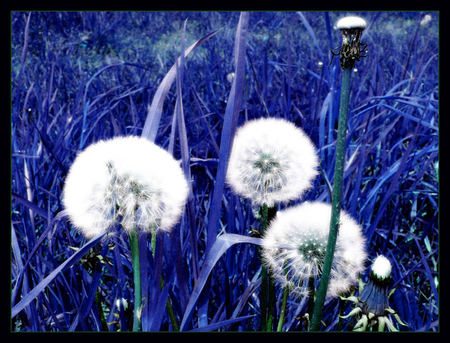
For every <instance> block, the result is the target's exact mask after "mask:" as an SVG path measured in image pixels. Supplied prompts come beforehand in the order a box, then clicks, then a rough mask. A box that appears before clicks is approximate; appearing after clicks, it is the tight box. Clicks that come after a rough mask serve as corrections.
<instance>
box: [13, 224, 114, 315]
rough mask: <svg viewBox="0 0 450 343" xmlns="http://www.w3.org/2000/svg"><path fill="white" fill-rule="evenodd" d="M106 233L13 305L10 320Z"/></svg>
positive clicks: (86, 245) (88, 244)
mask: <svg viewBox="0 0 450 343" xmlns="http://www.w3.org/2000/svg"><path fill="white" fill-rule="evenodd" d="M105 235H106V232H104V233H101V234H99V235H97V236H96V237H94V238H92V239H91V240H90V241H89V242H87V243H86V244H85V245H84V246H83V247H82V248H80V249H79V250H77V251H76V252H75V253H74V254H73V255H72V256H70V257H69V258H68V259H67V260H66V261H64V262H63V263H62V264H61V265H60V266H59V267H58V268H56V269H55V270H54V271H52V272H51V273H50V274H49V275H48V276H47V277H46V278H45V279H44V280H42V281H41V282H40V283H39V284H38V285H37V286H36V287H34V288H33V289H32V290H31V291H30V293H28V294H27V295H25V296H24V297H23V298H22V300H20V301H19V302H18V303H17V305H15V306H14V307H13V308H12V310H11V318H13V317H14V316H16V315H17V314H18V313H19V312H20V311H22V310H23V309H24V307H25V306H27V305H28V304H29V303H30V302H31V301H33V299H34V298H36V297H37V296H38V295H39V293H41V292H42V291H43V290H44V289H45V287H47V286H48V284H49V283H50V282H52V281H53V280H54V279H55V278H56V277H57V276H58V275H59V274H60V273H63V272H65V271H66V270H67V269H69V268H70V267H71V266H73V265H74V264H75V263H77V262H78V261H79V260H80V259H81V258H82V257H83V256H84V255H85V254H86V253H87V252H88V251H89V249H90V248H92V247H93V246H94V245H95V244H97V243H98V242H100V240H101V239H102V238H103V236H105Z"/></svg>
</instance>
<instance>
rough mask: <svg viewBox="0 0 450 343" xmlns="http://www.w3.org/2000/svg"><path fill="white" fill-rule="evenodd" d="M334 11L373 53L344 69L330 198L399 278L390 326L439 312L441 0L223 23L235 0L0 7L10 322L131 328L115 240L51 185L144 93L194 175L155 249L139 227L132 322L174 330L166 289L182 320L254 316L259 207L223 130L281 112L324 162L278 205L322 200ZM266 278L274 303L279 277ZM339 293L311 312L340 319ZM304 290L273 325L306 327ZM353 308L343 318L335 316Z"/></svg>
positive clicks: (331, 106)
mask: <svg viewBox="0 0 450 343" xmlns="http://www.w3.org/2000/svg"><path fill="white" fill-rule="evenodd" d="M348 14H351V15H358V16H360V17H362V18H364V19H365V20H366V22H367V24H368V25H367V28H366V30H365V31H364V32H363V36H362V42H363V43H367V44H369V47H368V55H369V57H368V58H363V59H361V62H359V63H357V64H356V68H355V70H354V72H353V73H352V78H351V95H350V106H349V119H348V127H347V129H348V131H347V150H346V162H345V170H344V188H343V203H342V208H343V209H345V210H346V211H347V212H348V213H349V214H350V215H351V216H352V217H353V218H355V220H356V221H357V222H358V223H359V224H360V225H361V227H362V228H363V231H364V236H365V238H366V240H367V252H368V256H369V260H368V261H367V267H368V269H367V272H366V273H365V274H364V275H362V278H363V280H365V278H366V276H367V274H368V272H369V270H370V268H369V266H370V264H371V261H373V259H374V258H375V257H376V256H377V255H380V254H383V255H385V256H386V257H387V258H388V259H389V260H390V261H391V263H392V265H393V269H392V278H393V283H392V285H391V288H394V287H397V289H396V291H395V292H394V293H393V295H392V296H391V298H390V306H391V308H393V309H394V310H396V311H397V312H398V314H399V316H400V317H401V318H402V320H403V321H405V322H406V323H408V326H407V327H402V326H399V327H398V329H399V330H401V331H437V330H439V325H438V313H439V245H438V241H439V230H438V229H439V225H438V224H439V214H438V213H439V210H438V205H439V202H438V188H439V159H438V157H439V156H438V154H439V146H438V140H439V136H438V133H439V106H438V105H439V88H438V87H439V25H438V20H439V13H438V12H355V13H349V12H250V13H249V16H248V18H249V19H248V27H247V28H245V27H241V28H239V31H238V35H237V36H236V31H237V30H238V28H237V27H238V21H239V17H240V13H239V12H31V13H22V12H12V13H11V32H12V35H11V77H12V78H11V192H12V202H11V291H12V297H11V302H12V303H11V307H12V309H13V313H12V317H11V318H12V319H11V330H12V331H102V330H103V331H108V330H109V331H117V330H122V331H127V330H130V329H131V324H130V323H131V322H130V321H131V319H132V316H133V314H132V312H133V302H132V300H133V271H132V268H131V258H130V247H129V243H128V240H127V239H126V237H120V238H118V239H117V241H115V242H114V243H113V244H111V245H108V244H102V243H97V242H91V245H89V243H88V241H87V240H86V238H84V237H83V236H82V235H80V233H79V232H78V231H77V230H75V229H74V228H73V227H72V224H71V223H70V221H68V220H67V218H66V217H64V216H62V211H63V210H64V207H63V205H62V194H63V189H64V180H65V177H66V175H67V172H68V170H69V168H70V166H71V164H72V162H73V161H74V159H75V157H76V155H77V153H78V152H79V151H81V150H83V149H84V148H86V147H87V146H89V145H90V144H91V143H94V142H96V141H98V140H100V139H107V138H111V137H115V136H121V135H141V134H143V132H144V134H145V130H144V126H145V122H146V119H147V118H150V117H151V116H155V113H156V112H155V111H157V110H155V108H152V107H151V104H152V102H153V101H154V100H155V99H156V100H160V103H161V104H163V106H162V107H161V106H160V107H159V110H160V111H161V112H160V113H161V118H160V120H159V121H157V122H156V123H154V124H153V126H152V128H153V129H154V132H155V134H156V137H155V143H156V144H157V145H159V146H161V147H163V148H164V149H168V150H169V151H172V152H173V156H174V157H175V158H176V159H177V160H181V161H182V163H183V165H187V166H188V171H189V173H190V175H191V182H192V189H193V192H192V195H191V196H190V198H189V201H188V203H187V205H186V211H185V212H184V214H183V217H182V219H181V222H180V223H179V224H177V226H176V227H175V228H174V229H173V231H172V233H170V234H168V233H167V234H157V235H156V249H155V251H152V248H151V235H150V234H149V235H148V236H146V237H144V238H141V242H140V244H141V247H144V248H147V249H145V250H144V253H143V254H144V255H145V256H147V259H144V262H141V273H142V275H144V276H143V280H142V289H143V298H144V305H147V306H144V309H143V311H142V328H143V330H144V331H173V330H174V325H173V322H172V321H171V320H170V317H169V314H168V310H167V308H168V307H167V302H168V301H169V302H170V304H171V308H172V309H173V316H174V318H175V319H176V321H177V322H178V324H179V325H181V329H182V330H199V331H211V330H219V331H257V330H258V326H259V316H260V300H259V293H260V287H259V285H260V282H261V277H260V270H261V264H260V259H259V257H258V256H259V250H258V249H259V247H258V246H257V245H255V244H249V243H252V242H253V241H252V239H253V238H250V231H251V230H259V229H260V226H261V224H260V221H259V220H258V219H256V218H255V216H254V214H253V211H252V207H251V204H250V202H249V201H248V200H245V199H242V198H240V197H239V196H237V195H235V194H234V193H233V192H232V190H231V189H230V188H229V187H228V186H227V184H226V183H225V184H224V177H225V174H224V173H225V171H226V164H227V160H226V159H224V158H223V157H224V156H225V157H226V156H228V155H229V149H227V148H226V145H225V143H226V142H227V139H230V137H232V134H233V133H234V130H235V129H236V126H237V127H239V126H241V125H242V124H243V123H244V122H246V121H248V120H251V119H253V118H260V117H267V116H268V115H270V117H277V118H284V119H287V120H289V121H291V122H293V123H295V124H296V125H297V126H298V127H301V128H302V129H303V130H304V131H305V132H306V134H307V135H308V136H309V137H310V138H311V140H312V141H313V142H314V144H315V145H316V147H317V151H318V155H319V159H320V174H319V176H318V177H317V178H316V179H315V181H314V185H313V187H312V188H311V190H310V191H308V193H307V194H306V195H305V196H304V197H303V199H299V200H296V201H291V202H290V203H288V204H283V205H279V206H278V208H279V209H283V208H286V207H290V206H293V205H295V204H298V203H300V202H302V201H305V200H318V201H323V202H327V203H330V186H332V185H333V173H334V160H335V142H336V137H337V130H336V129H337V118H338V109H339V99H340V97H339V95H340V80H341V70H340V68H339V61H338V58H334V60H333V61H332V63H331V65H330V62H331V53H330V49H331V48H335V47H338V46H339V45H341V43H342V38H341V34H340V32H339V30H336V29H335V28H334V26H335V25H336V22H337V20H339V19H340V18H341V17H344V16H345V15H348ZM427 15H428V16H429V17H426V16H427ZM186 20H187V22H186V29H185V37H184V40H183V26H184V24H185V21H186ZM216 30H219V31H218V32H217V33H215V34H214V35H212V36H211V37H208V39H206V40H205V41H203V42H201V44H199V45H198V46H196V47H195V49H194V50H193V51H192V52H190V54H189V55H188V56H186V58H185V60H184V64H183V65H180V66H179V68H178V70H179V71H180V70H182V77H181V78H180V77H178V78H176V79H175V80H178V81H181V82H180V83H178V86H179V87H178V89H177V87H176V82H174V83H173V86H172V87H170V88H168V89H167V95H165V96H161V95H160V93H157V90H158V87H159V86H160V85H161V82H162V81H163V78H164V77H165V76H166V75H168V74H172V76H174V75H175V72H176V70H177V69H172V71H171V68H172V66H174V64H175V61H176V57H177V56H179V55H180V53H181V48H182V46H184V47H185V49H187V48H188V47H190V46H191V45H192V44H194V43H195V42H196V41H198V40H199V39H201V38H202V37H205V36H207V35H208V34H210V33H212V32H214V31H216ZM235 43H240V44H241V45H240V46H241V47H244V48H245V52H243V50H239V49H238V50H235ZM233 73H235V74H233ZM238 73H239V75H237V74H238ZM179 74H180V73H179ZM241 76H242V77H241ZM233 77H236V78H237V79H238V78H240V79H241V82H240V83H239V82H238V80H236V84H237V85H236V87H235V88H232V81H233ZM158 97H159V98H158ZM177 101H178V103H179V104H181V107H180V106H176V103H177ZM233 104H237V105H238V106H239V108H237V109H236V110H235V113H237V115H236V116H234V117H233V106H232V105H233ZM180 109H182V113H183V114H184V117H183V118H184V120H182V121H180V113H181V110H180ZM174 115H176V116H177V118H178V122H177V123H176V126H173V117H174ZM233 119H236V120H235V121H233ZM221 157H222V158H221ZM214 192H216V193H215V194H216V196H214ZM58 215H59V216H58ZM55 217H56V218H55ZM225 234H237V235H239V236H227V235H225ZM224 235H225V236H224ZM222 236H224V237H225V238H223V239H219V238H220V237H222ZM244 236H245V237H246V238H243V237H244ZM218 237H219V238H218ZM231 237H234V239H236V241H233V240H232V238H231ZM215 243H216V244H215ZM253 243H254V242H253ZM228 247H229V248H228ZM227 248H228V249H227ZM222 253H223V255H222ZM65 262H67V264H66V265H64V266H63V268H61V266H62V264H63V263H65ZM205 266H206V267H207V268H206V267H205ZM58 268H60V269H58ZM208 268H210V269H211V273H210V274H208V273H206V270H207V269H208ZM202 271H203V272H202ZM208 275H209V277H208ZM161 277H162V278H163V280H164V283H163V285H162V286H161V283H160V280H161ZM44 281H45V282H44ZM43 282H44V283H43ZM200 285H202V287H200ZM275 291H276V299H277V300H276V306H275V310H274V313H275V318H278V317H279V314H280V313H279V312H280V307H281V302H282V292H283V290H282V289H281V288H278V287H277V288H276V290H275ZM33 292H34V293H33ZM27 294H29V295H28V299H29V300H28V301H27V304H26V305H23V304H24V302H22V303H21V300H23V299H24V298H26V295H27ZM30 294H31V295H30ZM350 305H351V304H350V303H348V302H347V303H342V304H341V303H340V301H339V299H332V300H329V301H327V302H326V303H325V307H324V312H323V317H322V320H323V322H324V324H325V325H323V326H322V327H321V330H323V331H335V330H337V327H338V321H339V317H338V314H339V311H340V306H344V308H343V310H344V313H348V312H349V311H350V309H351V306H350ZM307 306H308V302H307V299H306V298H295V297H289V298H288V303H287V309H286V316H285V320H284V324H283V331H303V330H305V322H304V317H303V316H304V314H305V312H306V310H307ZM354 324H355V321H354V319H345V320H343V323H342V330H343V331H348V330H351V329H352V327H353V325H354Z"/></svg>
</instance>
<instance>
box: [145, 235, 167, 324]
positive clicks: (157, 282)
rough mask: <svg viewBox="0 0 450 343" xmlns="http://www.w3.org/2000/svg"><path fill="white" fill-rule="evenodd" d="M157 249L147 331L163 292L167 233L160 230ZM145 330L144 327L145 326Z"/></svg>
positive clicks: (149, 299)
mask: <svg viewBox="0 0 450 343" xmlns="http://www.w3.org/2000/svg"><path fill="white" fill-rule="evenodd" d="M155 235H156V237H155V238H156V240H155V251H154V252H153V261H154V262H153V263H154V265H153V275H152V277H151V280H150V285H149V293H150V294H149V295H148V300H147V307H148V311H149V313H148V317H149V319H148V327H147V328H145V330H146V331H148V330H150V327H151V326H152V323H153V321H154V320H155V317H156V316H157V315H158V313H157V312H156V310H157V308H156V307H155V304H157V303H158V299H159V297H160V294H161V275H162V269H163V255H164V241H165V233H164V232H162V231H160V230H158V231H156V233H155ZM143 330H144V328H143Z"/></svg>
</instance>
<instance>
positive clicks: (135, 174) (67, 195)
mask: <svg viewBox="0 0 450 343" xmlns="http://www.w3.org/2000/svg"><path fill="white" fill-rule="evenodd" d="M187 195H188V185H187V182H186V179H185V178H184V174H183V172H182V170H181V168H180V166H179V164H178V163H177V162H176V161H175V160H174V159H173V157H172V156H171V155H170V154H169V153H168V152H167V151H165V150H163V149H162V148H160V147H158V146H156V145H155V144H153V143H151V142H150V141H148V140H146V139H145V138H140V137H136V136H129V137H117V138H114V139H111V140H107V141H99V142H97V143H95V144H92V145H90V146H89V147H87V148H86V149H85V150H84V151H83V152H81V153H80V154H79V155H78V156H77V157H76V159H75V161H74V163H73V164H72V166H71V168H70V170H69V174H68V176H67V178H66V181H65V187H64V198H63V203H64V206H65V208H66V209H67V211H68V214H69V218H70V220H71V221H72V222H73V224H74V226H75V227H77V228H78V229H79V230H80V231H81V232H82V233H83V234H84V235H85V236H86V237H88V238H91V237H94V236H95V235H97V234H99V233H101V232H102V231H104V230H108V229H109V228H110V227H111V225H113V224H114V223H115V222H119V220H120V223H121V224H122V227H123V228H124V229H125V230H126V231H127V232H130V231H131V230H133V229H134V228H135V227H136V226H139V227H141V228H143V229H145V230H151V229H152V228H153V227H155V228H156V229H161V230H170V229H171V228H172V226H173V225H174V224H175V223H176V222H177V221H178V220H179V218H180V216H181V213H182V210H183V206H184V204H185V202H186V198H187Z"/></svg>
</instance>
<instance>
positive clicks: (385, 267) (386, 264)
mask: <svg viewBox="0 0 450 343" xmlns="http://www.w3.org/2000/svg"><path fill="white" fill-rule="evenodd" d="M391 271H392V265H391V262H390V261H389V260H388V259H387V258H386V257H384V256H383V255H379V256H378V257H377V258H376V259H375V261H374V262H373V264H372V272H373V273H374V274H375V275H376V276H377V277H378V278H379V279H386V278H388V277H389V276H390V275H391Z"/></svg>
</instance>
